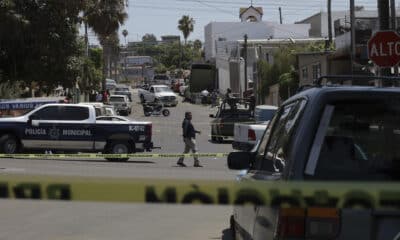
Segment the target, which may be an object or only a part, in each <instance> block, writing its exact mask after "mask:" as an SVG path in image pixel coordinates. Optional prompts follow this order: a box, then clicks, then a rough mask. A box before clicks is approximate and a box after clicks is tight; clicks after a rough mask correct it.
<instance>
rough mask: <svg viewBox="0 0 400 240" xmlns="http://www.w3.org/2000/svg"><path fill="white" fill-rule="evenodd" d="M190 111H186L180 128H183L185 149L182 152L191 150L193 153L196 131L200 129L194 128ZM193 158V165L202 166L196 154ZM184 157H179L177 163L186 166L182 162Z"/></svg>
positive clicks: (195, 151) (195, 148)
mask: <svg viewBox="0 0 400 240" xmlns="http://www.w3.org/2000/svg"><path fill="white" fill-rule="evenodd" d="M191 121H192V113H191V112H186V113H185V119H184V120H183V122H182V130H183V142H184V143H185V151H184V152H183V153H184V154H186V153H189V152H190V150H192V152H193V154H196V153H197V146H196V133H198V134H201V132H200V131H197V130H195V129H194V127H193V124H192V122H191ZM193 158H194V165H193V166H194V167H202V166H201V165H200V162H199V159H198V157H197V156H196V155H194V156H193ZM183 160H184V157H180V158H179V160H178V162H177V163H176V164H178V165H179V166H181V167H186V165H185V164H184V163H183Z"/></svg>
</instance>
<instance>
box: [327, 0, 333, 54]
mask: <svg viewBox="0 0 400 240" xmlns="http://www.w3.org/2000/svg"><path fill="white" fill-rule="evenodd" d="M331 44H332V2H331V0H328V46H331Z"/></svg>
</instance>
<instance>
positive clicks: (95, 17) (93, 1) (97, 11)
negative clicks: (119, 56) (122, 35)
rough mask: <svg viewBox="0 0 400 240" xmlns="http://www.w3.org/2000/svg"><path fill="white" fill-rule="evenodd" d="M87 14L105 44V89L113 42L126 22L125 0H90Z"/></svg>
mask: <svg viewBox="0 0 400 240" xmlns="http://www.w3.org/2000/svg"><path fill="white" fill-rule="evenodd" d="M88 2H89V4H88V10H87V12H86V13H85V14H86V16H87V22H88V25H89V26H90V27H91V28H92V29H93V31H94V32H95V33H96V34H97V35H98V38H99V40H100V44H101V45H102V46H103V61H104V65H103V84H102V85H103V86H102V87H103V90H104V89H105V88H106V86H105V85H106V83H105V82H106V80H105V79H106V76H107V72H108V71H107V68H108V66H109V62H110V55H111V50H112V47H111V46H112V44H111V43H112V42H113V40H115V34H116V33H117V32H118V29H119V27H120V26H121V25H122V24H123V23H124V22H125V20H126V18H127V16H128V15H127V13H126V12H125V6H126V2H125V0H88Z"/></svg>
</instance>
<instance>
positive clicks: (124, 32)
mask: <svg viewBox="0 0 400 240" xmlns="http://www.w3.org/2000/svg"><path fill="white" fill-rule="evenodd" d="M122 35H123V36H124V38H125V45H126V36H128V30H126V29H124V30H122Z"/></svg>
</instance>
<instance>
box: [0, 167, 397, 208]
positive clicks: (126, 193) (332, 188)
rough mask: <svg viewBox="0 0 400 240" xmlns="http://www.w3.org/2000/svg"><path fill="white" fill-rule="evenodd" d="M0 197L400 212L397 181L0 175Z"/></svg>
mask: <svg viewBox="0 0 400 240" xmlns="http://www.w3.org/2000/svg"><path fill="white" fill-rule="evenodd" d="M0 199H43V200H44V199H46V200H64V201H96V202H131V203H172V204H216V205H227V204H234V205H243V204H253V205H263V206H270V207H301V208H307V207H330V208H358V209H371V208H372V209H396V210H400V184H399V183H387V182H385V183H383V182H382V183H379V182H368V184H366V183H365V182H309V181H307V182H306V181H302V182H283V181H265V182H262V183H260V182H257V183H255V182H245V183H240V184H238V183H235V182H233V181H209V180H208V181H206V180H205V181H203V180H165V179H132V178H101V177H77V176H70V177H65V176H54V177H53V176H26V175H6V174H2V175H0Z"/></svg>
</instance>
